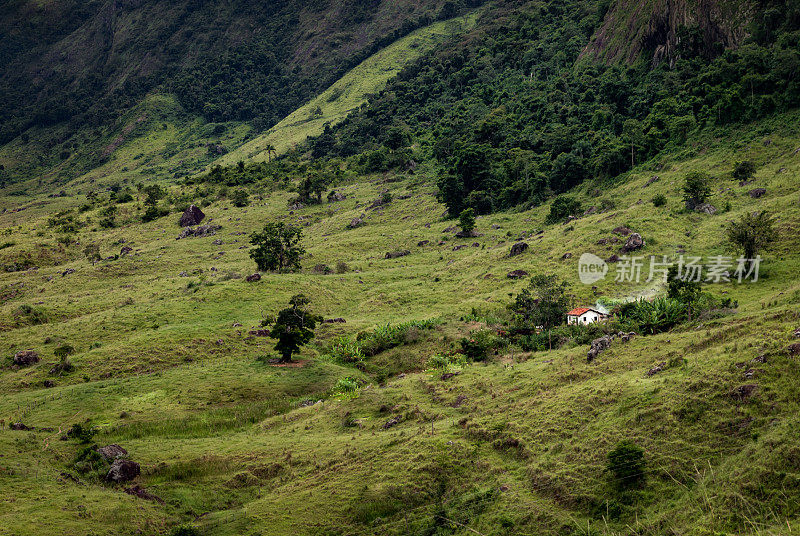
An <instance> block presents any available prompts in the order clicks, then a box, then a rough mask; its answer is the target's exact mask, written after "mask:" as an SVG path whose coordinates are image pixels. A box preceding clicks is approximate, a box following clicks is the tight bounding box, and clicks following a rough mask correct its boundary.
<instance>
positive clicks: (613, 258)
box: [606, 255, 619, 264]
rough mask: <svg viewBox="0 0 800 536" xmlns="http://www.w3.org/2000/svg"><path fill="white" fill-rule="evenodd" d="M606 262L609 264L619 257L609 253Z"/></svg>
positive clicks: (617, 260)
mask: <svg viewBox="0 0 800 536" xmlns="http://www.w3.org/2000/svg"><path fill="white" fill-rule="evenodd" d="M606 262H607V263H609V264H613V263H615V262H619V257H618V256H617V255H611V256H610V257H609V258H607V259H606Z"/></svg>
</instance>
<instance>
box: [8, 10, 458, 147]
mask: <svg viewBox="0 0 800 536" xmlns="http://www.w3.org/2000/svg"><path fill="white" fill-rule="evenodd" d="M443 3H444V2H443V1H441V0H401V1H397V2H381V1H373V2H366V3H365V2H357V1H354V0H349V1H346V2H333V1H312V0H303V1H300V2H288V1H286V0H282V1H275V2H253V1H252V0H234V1H232V2H217V1H204V0H178V1H169V2H167V1H156V0H151V1H143V0H108V1H105V2H88V3H79V2H69V1H61V0H60V1H58V2H53V3H50V4H47V5H45V6H39V5H37V4H36V3H34V2H23V1H17V2H12V3H11V4H10V5H9V6H8V7H7V9H5V10H4V11H3V13H2V14H0V43H1V44H0V58H3V59H4V60H5V61H3V62H2V66H0V95H2V96H3V101H4V106H3V107H2V111H0V123H1V124H2V127H0V142H6V141H8V140H10V139H11V138H13V137H15V136H17V135H19V134H20V133H21V132H23V131H25V130H26V129H28V128H29V127H31V126H34V125H38V126H46V125H52V124H55V123H61V122H64V121H69V122H70V124H71V126H72V127H73V128H75V129H77V128H80V127H83V126H85V125H94V126H97V125H101V124H106V123H107V122H108V121H109V119H111V118H114V117H117V116H119V114H120V113H121V112H122V111H124V110H126V109H129V108H130V107H131V106H132V105H133V104H135V103H136V102H138V101H139V100H140V99H141V97H142V96H143V95H144V94H145V93H147V92H148V91H151V90H153V89H155V88H162V89H167V90H172V91H175V92H176V93H177V94H178V96H179V98H180V100H181V102H182V104H183V105H184V106H185V107H186V108H187V109H188V110H189V111H194V112H199V113H204V114H206V115H207V117H208V118H209V119H213V120H223V121H224V120H233V119H240V120H248V121H254V122H255V123H256V124H257V126H259V127H263V126H269V125H271V124H273V123H274V122H276V121H277V120H279V119H281V118H282V117H283V116H285V115H286V114H287V113H289V112H290V111H291V110H292V109H294V108H295V107H297V106H298V105H299V104H300V103H302V102H303V101H304V100H305V99H307V98H309V97H310V96H312V95H314V94H316V93H318V92H319V91H321V90H322V89H324V88H325V87H326V86H327V85H328V84H329V83H330V82H331V81H332V80H335V79H336V78H338V77H339V76H340V75H341V73H343V72H344V71H346V70H347V69H348V68H349V67H351V66H352V65H353V64H354V63H355V62H357V61H359V60H360V59H363V57H365V56H366V55H368V54H369V53H371V52H372V51H374V50H375V49H377V48H379V47H381V46H384V45H385V44H387V43H388V42H391V41H392V40H394V39H395V38H396V37H397V36H399V35H401V34H403V33H407V32H409V31H410V30H412V29H414V28H415V27H417V26H419V25H420V24H425V23H427V22H429V21H430V20H432V19H434V18H435V17H437V16H439V15H440V14H442V15H447V14H449V13H448V11H447V10H445V11H444V12H442V10H441V6H442V4H443Z"/></svg>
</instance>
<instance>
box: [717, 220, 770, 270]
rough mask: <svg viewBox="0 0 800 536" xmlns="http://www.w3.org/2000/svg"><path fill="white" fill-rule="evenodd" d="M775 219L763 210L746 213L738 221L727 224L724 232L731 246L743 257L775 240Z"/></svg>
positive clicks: (751, 257)
mask: <svg viewBox="0 0 800 536" xmlns="http://www.w3.org/2000/svg"><path fill="white" fill-rule="evenodd" d="M774 223H775V221H774V220H773V219H772V217H771V216H770V215H769V214H768V213H767V212H765V211H763V210H762V211H761V212H753V213H747V214H745V215H744V216H742V217H741V219H740V220H739V221H732V222H730V223H729V224H728V227H727V229H726V233H727V235H728V241H729V242H730V245H731V247H732V248H733V249H734V250H736V251H737V252H739V253H741V254H742V257H744V258H745V259H751V260H752V259H755V258H756V255H758V253H759V252H760V251H761V250H763V249H764V248H766V247H767V246H768V245H769V244H770V242H772V241H773V240H775V229H774V228H773V224H774Z"/></svg>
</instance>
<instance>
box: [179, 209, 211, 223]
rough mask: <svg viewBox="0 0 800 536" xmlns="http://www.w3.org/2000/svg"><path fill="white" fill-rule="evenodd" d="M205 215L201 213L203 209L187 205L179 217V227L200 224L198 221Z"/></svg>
mask: <svg viewBox="0 0 800 536" xmlns="http://www.w3.org/2000/svg"><path fill="white" fill-rule="evenodd" d="M205 217H206V215H205V214H203V211H202V210H200V209H199V208H198V207H196V206H195V205H191V206H189V208H187V209H186V210H184V211H183V214H181V219H180V221H179V222H178V223H179V224H180V226H181V227H191V226H192V225H200V222H201V221H203V218H205Z"/></svg>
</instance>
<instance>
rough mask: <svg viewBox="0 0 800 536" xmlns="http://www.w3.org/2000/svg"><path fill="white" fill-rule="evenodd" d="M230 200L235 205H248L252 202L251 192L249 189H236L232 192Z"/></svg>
mask: <svg viewBox="0 0 800 536" xmlns="http://www.w3.org/2000/svg"><path fill="white" fill-rule="evenodd" d="M230 200H231V203H233V206H235V207H246V206H247V205H249V204H250V194H248V193H247V190H242V189H238V190H234V191H233V193H231V196H230Z"/></svg>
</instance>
